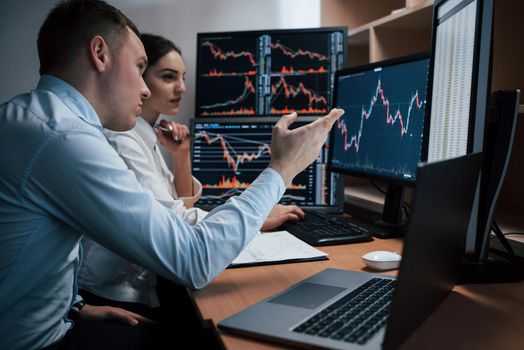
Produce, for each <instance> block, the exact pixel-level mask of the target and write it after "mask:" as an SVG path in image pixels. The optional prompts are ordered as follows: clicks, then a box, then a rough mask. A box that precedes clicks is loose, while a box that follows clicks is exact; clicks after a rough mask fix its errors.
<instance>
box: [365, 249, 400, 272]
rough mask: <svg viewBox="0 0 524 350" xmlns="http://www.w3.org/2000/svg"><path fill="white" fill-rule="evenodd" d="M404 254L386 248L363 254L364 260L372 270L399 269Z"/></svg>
mask: <svg viewBox="0 0 524 350" xmlns="http://www.w3.org/2000/svg"><path fill="white" fill-rule="evenodd" d="M401 259H402V256H401V255H400V254H397V253H393V252H388V251H385V250H377V251H373V252H369V253H366V254H364V255H362V261H363V262H364V264H366V266H367V267H368V268H370V269H372V270H378V271H384V270H392V269H398V267H399V265H400V260H401Z"/></svg>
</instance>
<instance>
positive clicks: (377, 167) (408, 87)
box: [331, 54, 429, 182]
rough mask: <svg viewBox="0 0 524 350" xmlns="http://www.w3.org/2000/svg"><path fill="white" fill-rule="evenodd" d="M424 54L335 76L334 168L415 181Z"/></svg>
mask: <svg viewBox="0 0 524 350" xmlns="http://www.w3.org/2000/svg"><path fill="white" fill-rule="evenodd" d="M428 63H429V58H428V55H427V54H420V55H415V56H409V57H403V58H401V59H398V60H392V61H385V62H382V63H381V62H378V63H374V64H371V65H367V66H362V67H356V68H350V69H346V70H343V71H340V72H337V75H336V77H335V79H336V83H335V84H336V88H335V94H336V97H335V105H336V106H337V107H339V108H343V109H344V110H345V114H344V115H343V116H342V118H341V119H339V120H338V122H337V123H336V124H335V126H334V127H333V133H332V139H333V153H332V160H331V162H332V166H333V167H334V168H338V169H343V170H348V171H350V172H355V173H357V174H362V175H370V176H377V177H382V178H387V179H398V180H401V181H408V182H409V181H413V180H415V178H416V171H417V166H418V163H419V162H420V161H421V154H422V147H423V145H422V140H423V134H424V122H425V121H424V116H425V109H426V89H427V76H428Z"/></svg>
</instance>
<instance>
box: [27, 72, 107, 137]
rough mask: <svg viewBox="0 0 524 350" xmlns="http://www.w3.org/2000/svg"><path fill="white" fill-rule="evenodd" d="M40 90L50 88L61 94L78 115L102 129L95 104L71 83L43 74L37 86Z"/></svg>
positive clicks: (53, 91)
mask: <svg viewBox="0 0 524 350" xmlns="http://www.w3.org/2000/svg"><path fill="white" fill-rule="evenodd" d="M36 88H37V89H38V90H49V91H51V92H52V93H54V94H55V95H57V96H59V97H60V99H61V100H62V101H63V102H64V104H65V105H66V106H67V107H69V109H70V110H71V111H72V112H73V113H75V114H77V115H78V117H79V118H80V119H82V120H84V121H85V122H87V123H89V124H91V125H93V126H95V127H97V128H99V129H102V124H101V123H100V119H99V118H98V114H97V113H96V111H95V109H94V108H93V106H92V105H91V104H90V103H89V101H88V100H87V99H86V98H85V96H84V95H82V94H81V93H80V91H78V90H77V89H75V88H74V87H73V86H71V85H70V84H68V83H66V82H65V81H63V80H62V79H59V78H57V77H54V76H51V75H42V77H41V78H40V81H39V82H38V85H37V87H36Z"/></svg>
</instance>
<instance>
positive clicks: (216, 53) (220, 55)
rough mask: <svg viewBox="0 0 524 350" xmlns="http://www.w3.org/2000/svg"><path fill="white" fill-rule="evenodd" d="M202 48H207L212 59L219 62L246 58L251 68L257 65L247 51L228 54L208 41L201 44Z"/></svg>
mask: <svg viewBox="0 0 524 350" xmlns="http://www.w3.org/2000/svg"><path fill="white" fill-rule="evenodd" d="M202 46H206V47H209V51H210V52H211V54H212V55H213V57H214V58H217V59H219V60H222V61H225V60H228V59H230V58H239V57H246V58H247V59H248V60H249V62H250V63H251V65H252V66H256V65H257V62H256V61H255V57H254V55H253V54H252V53H251V52H249V51H240V52H235V51H228V52H224V51H223V50H222V49H221V48H220V47H218V46H217V45H215V44H213V43H212V42H210V41H204V42H203V43H202Z"/></svg>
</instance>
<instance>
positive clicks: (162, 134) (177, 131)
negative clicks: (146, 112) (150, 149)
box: [155, 120, 190, 154]
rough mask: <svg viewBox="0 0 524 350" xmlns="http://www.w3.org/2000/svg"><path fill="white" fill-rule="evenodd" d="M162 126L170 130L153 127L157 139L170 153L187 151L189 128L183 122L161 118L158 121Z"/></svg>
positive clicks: (188, 146)
mask: <svg viewBox="0 0 524 350" xmlns="http://www.w3.org/2000/svg"><path fill="white" fill-rule="evenodd" d="M160 125H162V127H164V128H166V129H168V130H170V132H168V131H162V130H160V129H159V128H155V131H156V135H157V137H158V141H159V142H160V144H161V145H162V147H165V148H166V149H168V150H169V151H170V152H171V153H175V154H180V153H183V152H187V153H189V148H190V143H189V137H188V136H187V135H188V134H189V128H188V127H187V126H186V125H184V124H178V123H175V122H173V121H167V120H162V121H160Z"/></svg>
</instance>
